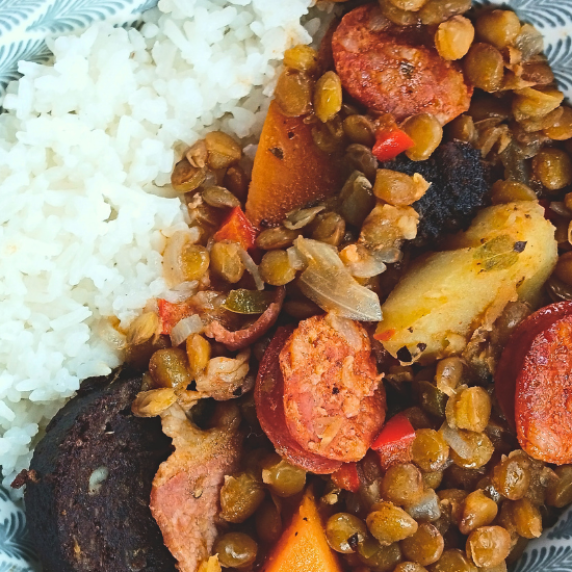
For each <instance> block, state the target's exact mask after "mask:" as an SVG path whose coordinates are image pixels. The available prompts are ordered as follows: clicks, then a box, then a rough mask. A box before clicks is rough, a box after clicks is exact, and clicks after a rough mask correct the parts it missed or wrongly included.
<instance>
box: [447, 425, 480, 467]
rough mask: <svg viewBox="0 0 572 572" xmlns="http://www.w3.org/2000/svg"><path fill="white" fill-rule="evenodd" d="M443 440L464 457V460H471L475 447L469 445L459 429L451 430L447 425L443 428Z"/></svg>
mask: <svg viewBox="0 0 572 572" xmlns="http://www.w3.org/2000/svg"><path fill="white" fill-rule="evenodd" d="M441 433H442V434H443V439H445V441H446V442H447V444H448V445H449V447H451V449H453V451H455V453H457V455H459V457H462V458H463V459H470V458H471V457H472V455H473V452H474V451H473V447H471V445H469V443H467V442H466V441H465V440H464V439H463V437H462V435H461V434H460V433H459V431H458V430H457V429H451V427H449V426H448V425H447V424H446V423H445V424H444V425H443V427H441Z"/></svg>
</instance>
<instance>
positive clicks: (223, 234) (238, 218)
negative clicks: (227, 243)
mask: <svg viewBox="0 0 572 572" xmlns="http://www.w3.org/2000/svg"><path fill="white" fill-rule="evenodd" d="M256 234H257V233H256V229H255V228H254V227H253V226H252V224H251V223H250V221H249V220H248V219H247V218H246V215H245V214H244V213H243V212H242V209H241V208H240V207H235V208H233V209H232V211H231V212H230V214H229V215H228V217H227V218H226V220H225V221H224V222H223V223H222V226H221V227H220V229H219V230H218V232H217V233H216V234H215V235H214V237H213V238H214V239H215V240H216V241H221V240H232V241H234V242H238V243H239V244H240V245H241V246H242V248H244V250H250V249H251V248H254V241H255V239H256Z"/></svg>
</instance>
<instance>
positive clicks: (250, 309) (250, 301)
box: [223, 288, 275, 314]
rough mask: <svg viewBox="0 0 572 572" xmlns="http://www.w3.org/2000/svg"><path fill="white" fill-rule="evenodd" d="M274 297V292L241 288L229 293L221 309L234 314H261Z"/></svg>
mask: <svg viewBox="0 0 572 572" xmlns="http://www.w3.org/2000/svg"><path fill="white" fill-rule="evenodd" d="M274 297H275V296H274V292H264V291H260V290H245V289H244V288H241V289H239V290H232V291H231V292H229V294H228V296H227V297H226V300H225V301H224V304H223V308H226V309H227V310H228V311H229V312H234V313H235V314H262V313H264V312H265V311H266V310H267V309H268V306H270V304H271V303H272V302H273V300H274Z"/></svg>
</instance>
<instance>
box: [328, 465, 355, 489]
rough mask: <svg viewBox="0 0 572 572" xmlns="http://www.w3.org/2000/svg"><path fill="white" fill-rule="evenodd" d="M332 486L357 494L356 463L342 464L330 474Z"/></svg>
mask: <svg viewBox="0 0 572 572" xmlns="http://www.w3.org/2000/svg"><path fill="white" fill-rule="evenodd" d="M332 481H333V482H334V485H336V486H337V487H339V488H340V489H343V490H344V491H351V492H352V493H357V492H358V490H359V486H360V478H359V473H358V467H357V463H344V464H343V465H342V466H341V467H340V468H339V469H338V470H337V471H335V472H334V473H332Z"/></svg>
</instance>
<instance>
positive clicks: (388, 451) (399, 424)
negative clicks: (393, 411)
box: [371, 414, 415, 470]
mask: <svg viewBox="0 0 572 572" xmlns="http://www.w3.org/2000/svg"><path fill="white" fill-rule="evenodd" d="M414 439H415V429H413V426H412V425H411V423H410V422H409V419H407V417H405V415H401V414H398V415H396V416H395V417H392V418H391V419H390V420H389V421H388V422H387V423H386V424H385V427H384V428H383V429H382V430H381V433H380V434H379V435H378V436H377V438H376V439H375V441H374V442H373V443H372V445H371V448H372V449H373V450H374V451H376V452H377V454H378V455H379V460H380V463H381V467H382V469H384V470H386V469H387V468H388V467H390V466H391V465H393V464H395V463H408V462H410V461H411V446H412V444H413V440H414Z"/></svg>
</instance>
